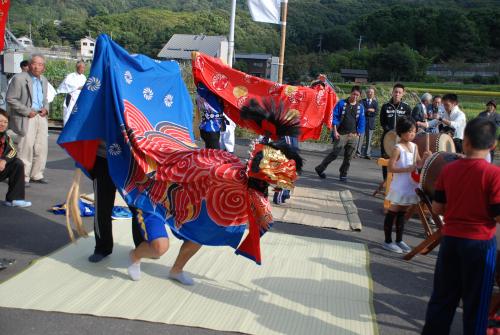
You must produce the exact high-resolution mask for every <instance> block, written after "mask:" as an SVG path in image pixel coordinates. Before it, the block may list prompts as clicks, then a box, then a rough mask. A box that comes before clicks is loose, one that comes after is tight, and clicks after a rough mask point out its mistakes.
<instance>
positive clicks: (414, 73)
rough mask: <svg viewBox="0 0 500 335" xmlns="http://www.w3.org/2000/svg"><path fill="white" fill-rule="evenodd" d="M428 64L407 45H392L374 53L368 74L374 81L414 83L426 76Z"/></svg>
mask: <svg viewBox="0 0 500 335" xmlns="http://www.w3.org/2000/svg"><path fill="white" fill-rule="evenodd" d="M426 65H427V62H426V60H425V59H424V57H422V56H421V55H420V54H419V53H418V52H417V51H415V50H413V49H410V47H408V46H407V45H406V44H400V43H391V44H389V45H388V46H387V47H385V48H380V49H378V50H377V51H375V52H374V53H373V56H372V59H371V62H370V64H369V68H368V72H369V74H370V78H371V79H372V80H384V81H400V80H406V81H413V80H418V79H420V78H422V77H423V76H424V74H425V68H426Z"/></svg>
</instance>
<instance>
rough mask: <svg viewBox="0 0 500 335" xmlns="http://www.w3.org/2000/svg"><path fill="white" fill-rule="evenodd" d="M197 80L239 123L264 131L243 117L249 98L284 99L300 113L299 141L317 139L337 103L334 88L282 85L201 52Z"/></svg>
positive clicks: (195, 63)
mask: <svg viewBox="0 0 500 335" xmlns="http://www.w3.org/2000/svg"><path fill="white" fill-rule="evenodd" d="M192 64H193V78H194V82H195V84H198V83H199V82H201V83H203V84H204V85H205V86H206V87H207V88H208V89H209V90H210V91H211V92H212V93H214V94H215V95H216V96H218V97H219V98H220V99H221V100H222V101H223V104H224V113H225V114H227V115H228V116H229V117H230V118H231V119H232V120H233V121H234V122H235V123H236V124H237V125H239V126H240V127H244V128H249V129H252V130H253V131H255V132H256V133H257V134H260V135H264V132H263V131H262V129H260V127H259V126H257V125H256V124H255V123H254V122H253V121H247V120H242V119H241V118H240V109H241V107H242V106H244V105H245V103H247V102H248V101H249V100H250V99H252V98H253V99H257V100H258V101H262V100H263V99H272V100H274V101H275V102H276V103H277V105H278V104H279V103H283V104H284V107H285V109H286V110H297V111H298V112H299V114H300V125H301V134H300V137H299V140H300V141H304V140H307V139H318V138H319V137H320V135H321V129H322V127H323V124H324V125H325V126H327V127H328V128H331V127H332V111H333V108H334V107H335V104H336V103H337V96H336V94H335V92H334V91H333V90H325V89H320V90H316V89H312V88H309V87H304V86H291V85H282V84H278V83H275V82H272V81H269V80H265V79H262V78H258V77H254V76H251V75H249V74H246V73H244V72H241V71H238V70H235V69H233V68H230V67H229V66H227V65H225V64H223V63H222V62H221V61H220V59H217V58H213V57H210V56H207V55H204V54H202V53H196V56H195V57H193V61H192Z"/></svg>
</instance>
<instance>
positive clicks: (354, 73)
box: [340, 69, 368, 78]
mask: <svg viewBox="0 0 500 335" xmlns="http://www.w3.org/2000/svg"><path fill="white" fill-rule="evenodd" d="M340 75H341V76H342V77H346V76H347V77H358V78H368V71H367V70H359V69H341V70H340Z"/></svg>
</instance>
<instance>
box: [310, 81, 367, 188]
mask: <svg viewBox="0 0 500 335" xmlns="http://www.w3.org/2000/svg"><path fill="white" fill-rule="evenodd" d="M360 96H361V88H360V87H359V86H353V87H352V89H351V95H350V96H349V98H347V99H344V100H340V101H339V102H338V103H337V105H336V106H335V108H334V110H333V132H332V137H333V149H332V151H331V152H330V153H329V154H328V156H326V157H325V158H324V159H323V161H322V162H321V164H320V165H318V166H316V168H315V170H316V173H317V174H318V176H319V177H320V178H326V174H325V172H324V171H325V170H326V168H327V167H328V165H329V164H330V163H331V162H333V161H334V160H335V159H336V158H337V156H338V155H339V153H340V152H341V151H342V149H344V160H343V162H342V165H341V166H340V170H339V171H340V177H339V179H340V181H347V173H348V172H349V166H350V165H351V159H352V157H353V156H354V153H355V151H356V144H357V143H358V138H359V135H360V134H363V133H364V132H365V110H364V107H363V105H362V104H361V103H360V102H359V97H360Z"/></svg>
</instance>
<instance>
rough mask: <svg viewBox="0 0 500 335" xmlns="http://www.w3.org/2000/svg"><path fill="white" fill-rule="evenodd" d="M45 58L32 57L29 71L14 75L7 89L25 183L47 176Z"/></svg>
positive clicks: (37, 181)
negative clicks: (45, 174)
mask: <svg viewBox="0 0 500 335" xmlns="http://www.w3.org/2000/svg"><path fill="white" fill-rule="evenodd" d="M44 71H45V58H44V57H43V56H42V55H37V54H35V55H33V56H31V59H30V62H29V71H28V72H22V73H18V74H17V75H15V76H14V78H12V82H11V84H10V85H9V88H8V90H7V103H8V112H9V116H10V121H11V122H10V129H12V131H13V132H14V133H15V134H16V135H17V136H16V138H15V139H14V142H15V143H16V144H17V149H18V157H19V159H21V160H22V161H23V163H24V176H25V182H26V183H27V184H28V183H29V182H30V180H31V181H32V182H34V183H41V184H47V181H46V179H45V178H44V171H45V164H46V162H47V150H48V123H47V115H48V114H49V103H48V101H47V90H48V81H47V78H45V77H44V76H43V72H44Z"/></svg>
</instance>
